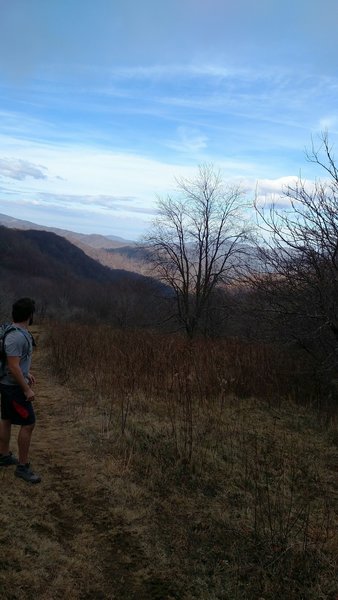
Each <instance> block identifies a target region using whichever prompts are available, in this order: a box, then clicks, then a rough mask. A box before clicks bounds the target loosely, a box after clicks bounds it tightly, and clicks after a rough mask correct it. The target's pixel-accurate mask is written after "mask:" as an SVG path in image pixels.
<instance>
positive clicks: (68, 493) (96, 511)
mask: <svg viewBox="0 0 338 600" xmlns="http://www.w3.org/2000/svg"><path fill="white" fill-rule="evenodd" d="M33 333H35V334H36V336H37V338H38V349H37V351H36V352H35V354H34V363H33V367H34V368H33V369H32V370H33V373H34V374H35V377H36V379H37V385H36V401H35V408H36V413H37V426H36V430H35V432H34V438H33V441H32V447H31V461H32V465H33V468H34V470H35V471H36V472H38V473H39V474H41V476H42V483H41V484H39V485H35V486H32V485H30V484H27V483H25V482H23V481H21V480H18V479H17V478H15V477H14V476H13V469H11V468H8V469H6V470H3V472H2V473H0V493H1V497H2V511H1V516H0V556H1V558H0V598H1V599H2V598H6V600H10V599H21V598H24V599H25V600H29V599H30V598H35V599H36V598H39V599H40V598H41V599H43V600H57V599H58V598H63V600H68V599H69V600H76V599H91V598H92V599H97V600H99V599H118V600H120V599H121V600H122V599H128V600H129V599H132V598H138V599H142V598H145V599H146V598H147V599H150V598H163V597H164V596H160V595H157V593H156V589H153V590H152V589H151V581H150V579H149V575H148V569H147V567H146V565H145V560H144V558H143V553H142V550H141V548H140V544H139V541H138V536H137V533H135V531H133V526H132V524H131V523H127V522H125V521H124V518H123V515H122V513H123V511H122V510H121V506H120V507H116V506H115V503H114V486H113V485H112V481H111V477H110V478H108V477H107V475H106V474H105V467H104V465H105V463H104V460H103V459H102V460H98V459H97V457H95V456H93V455H92V453H91V452H90V450H89V444H88V443H87V442H86V438H85V436H84V435H83V434H82V435H81V431H80V430H79V428H78V427H77V426H76V423H74V410H73V409H72V410H70V407H72V405H73V403H74V401H76V402H77V403H80V402H81V398H74V396H73V395H72V393H71V392H70V390H69V389H68V388H67V387H66V386H64V385H60V384H58V383H57V382H56V381H55V380H54V379H53V378H52V377H51V375H50V374H49V373H48V369H47V368H46V364H45V361H46V359H45V358H44V351H43V349H44V343H43V332H42V331H39V330H38V329H37V328H35V331H33ZM14 433H16V432H15V431H14ZM14 441H15V440H12V447H13V449H14V450H15V444H14ZM149 586H150V587H149Z"/></svg>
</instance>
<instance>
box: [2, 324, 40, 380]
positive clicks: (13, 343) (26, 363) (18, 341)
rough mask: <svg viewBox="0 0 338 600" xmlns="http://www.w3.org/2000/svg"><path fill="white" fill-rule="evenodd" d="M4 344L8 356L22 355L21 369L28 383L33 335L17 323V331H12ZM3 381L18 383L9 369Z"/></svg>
mask: <svg viewBox="0 0 338 600" xmlns="http://www.w3.org/2000/svg"><path fill="white" fill-rule="evenodd" d="M4 345H5V353H6V356H20V369H21V371H22V373H23V376H24V378H25V380H26V381H27V383H28V374H29V371H30V368H31V362H32V351H33V342H32V336H31V335H30V333H29V332H28V331H27V329H23V328H22V327H18V326H17V325H15V331H10V332H9V333H8V334H7V335H6V337H5V344H4ZM1 383H2V384H4V385H18V382H17V381H16V380H15V379H14V377H13V376H12V375H11V374H10V373H9V371H8V370H7V373H6V375H5V376H4V377H2V379H1Z"/></svg>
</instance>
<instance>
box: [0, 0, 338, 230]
mask: <svg viewBox="0 0 338 600" xmlns="http://www.w3.org/2000/svg"><path fill="white" fill-rule="evenodd" d="M337 32H338V6H337V3H336V0H293V1H290V0H284V1H283V2H281V1H280V2H276V1H274V0H255V1H254V0H236V1H234V0H231V1H228V0H208V1H207V0H180V1H178V0H162V1H161V2H159V1H158V0H157V1H156V2H155V1H153V0H143V1H142V2H139V1H137V0H95V2H94V0H81V1H80V0H58V1H57V2H56V1H52V0H51V1H47V0H11V1H10V2H9V1H8V0H0V118H1V125H2V126H1V129H0V212H2V213H5V214H9V215H11V216H14V217H17V218H21V219H27V220H30V221H34V222H36V223H40V224H44V225H49V226H54V227H63V228H66V229H71V230H74V231H79V232H84V233H92V232H95V233H102V234H106V235H107V234H113V235H119V236H123V237H126V238H130V239H137V238H138V236H140V235H142V234H143V233H144V232H145V231H146V229H147V228H148V226H149V222H150V221H151V219H152V218H153V216H154V212H155V207H156V198H157V197H158V196H159V195H166V194H167V193H168V192H170V191H171V190H173V188H174V187H175V177H181V176H183V177H193V176H194V174H195V173H196V171H197V167H198V165H200V164H202V163H206V162H207V163H212V164H214V165H215V167H216V168H219V169H220V170H221V173H222V175H223V177H224V179H225V181H226V182H229V184H232V183H236V184H241V185H242V186H243V189H244V190H245V191H246V193H247V196H249V197H253V195H254V190H255V189H256V186H258V190H259V194H260V195H261V196H262V197H264V198H270V195H271V194H272V195H275V196H274V197H276V194H277V195H278V194H279V193H280V192H281V190H282V188H283V185H285V184H287V183H288V182H289V181H292V179H293V178H294V177H296V176H298V175H299V173H300V172H301V173H302V175H303V176H304V177H305V178H307V179H309V180H311V179H314V178H315V177H316V176H318V175H319V176H320V175H321V174H320V172H318V171H316V170H315V169H314V168H313V166H312V165H310V164H309V163H307V162H306V159H305V155H304V150H305V148H306V147H309V146H310V144H311V136H313V137H314V139H315V140H316V137H317V136H318V135H319V134H320V132H321V131H323V130H325V129H328V131H329V134H330V139H331V141H332V143H333V144H335V143H336V141H337V134H338V102H337V100H338V45H337Z"/></svg>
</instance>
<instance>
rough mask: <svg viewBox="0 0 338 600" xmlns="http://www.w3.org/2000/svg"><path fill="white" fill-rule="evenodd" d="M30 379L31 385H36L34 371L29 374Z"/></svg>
mask: <svg viewBox="0 0 338 600" xmlns="http://www.w3.org/2000/svg"><path fill="white" fill-rule="evenodd" d="M28 381H29V385H34V383H36V380H35V377H34V375H33V374H32V373H29V374H28Z"/></svg>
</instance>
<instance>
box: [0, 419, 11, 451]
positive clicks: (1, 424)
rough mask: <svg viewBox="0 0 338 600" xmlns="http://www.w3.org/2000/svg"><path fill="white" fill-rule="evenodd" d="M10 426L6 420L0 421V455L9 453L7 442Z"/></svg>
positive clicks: (9, 422)
mask: <svg viewBox="0 0 338 600" xmlns="http://www.w3.org/2000/svg"><path fill="white" fill-rule="evenodd" d="M11 426H12V423H11V421H10V420H8V419H1V421H0V454H4V455H6V454H8V453H9V442H10V439H11Z"/></svg>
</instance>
